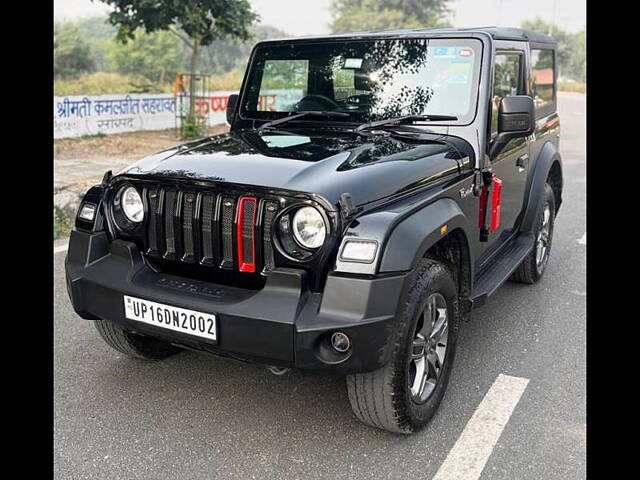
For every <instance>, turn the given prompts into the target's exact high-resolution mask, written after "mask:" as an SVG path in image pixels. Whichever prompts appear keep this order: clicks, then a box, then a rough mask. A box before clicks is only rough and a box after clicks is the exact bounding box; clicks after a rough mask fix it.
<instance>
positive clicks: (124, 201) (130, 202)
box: [119, 187, 144, 223]
mask: <svg viewBox="0 0 640 480" xmlns="http://www.w3.org/2000/svg"><path fill="white" fill-rule="evenodd" d="M119 197H120V205H121V208H122V212H123V213H124V216H125V217H126V218H127V220H129V221H130V222H132V223H140V222H142V220H144V203H143V202H142V197H141V196H140V193H139V192H138V190H136V188H135V187H125V188H123V189H122V191H121V192H120V194H119Z"/></svg>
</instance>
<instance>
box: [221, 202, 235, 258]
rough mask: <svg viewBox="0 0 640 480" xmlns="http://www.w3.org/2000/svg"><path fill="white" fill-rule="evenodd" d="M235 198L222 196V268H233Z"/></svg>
mask: <svg viewBox="0 0 640 480" xmlns="http://www.w3.org/2000/svg"><path fill="white" fill-rule="evenodd" d="M235 203H236V202H235V200H234V199H233V198H231V197H223V198H222V207H221V214H220V216H221V227H220V228H221V231H222V262H221V263H220V266H221V267H222V268H233V217H234V213H235Z"/></svg>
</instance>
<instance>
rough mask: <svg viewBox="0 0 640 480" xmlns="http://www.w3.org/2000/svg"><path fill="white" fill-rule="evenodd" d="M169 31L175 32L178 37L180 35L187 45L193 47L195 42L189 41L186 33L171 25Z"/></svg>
mask: <svg viewBox="0 0 640 480" xmlns="http://www.w3.org/2000/svg"><path fill="white" fill-rule="evenodd" d="M169 31H170V32H171V33H173V34H174V35H175V36H176V37H178V38H179V39H180V40H182V41H183V42H184V43H185V44H186V45H187V47H189V48H191V49H193V43H191V42H190V41H189V39H188V38H187V37H185V36H184V35H182V34H181V33H179V32H178V31H177V30H176V29H174V28H173V27H169Z"/></svg>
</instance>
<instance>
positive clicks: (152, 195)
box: [147, 188, 160, 257]
mask: <svg viewBox="0 0 640 480" xmlns="http://www.w3.org/2000/svg"><path fill="white" fill-rule="evenodd" d="M158 197H159V195H158V190H157V189H155V188H152V189H148V190H147V205H148V209H149V221H148V227H147V245H148V249H147V252H148V253H149V255H151V256H154V257H158V256H159V255H160V250H159V249H158V239H159V232H158V204H159V198H158Z"/></svg>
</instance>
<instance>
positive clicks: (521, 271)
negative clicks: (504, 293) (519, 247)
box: [509, 183, 556, 284]
mask: <svg viewBox="0 0 640 480" xmlns="http://www.w3.org/2000/svg"><path fill="white" fill-rule="evenodd" d="M545 211H547V212H549V213H548V215H549V217H548V222H549V227H548V234H547V238H548V240H547V243H546V249H545V253H544V259H543V261H541V262H539V261H538V243H539V241H540V236H541V234H542V232H543V230H544V229H543V225H544V220H545V218H544V215H545ZM555 214H556V202H555V197H554V195H553V190H552V189H551V186H550V185H549V184H548V183H546V184H545V185H544V194H543V197H542V202H540V204H539V206H538V212H537V214H536V219H535V222H534V225H535V228H534V230H533V235H534V238H535V245H534V247H533V250H532V251H531V252H529V255H527V256H526V257H525V259H524V260H523V261H522V263H521V264H520V266H519V267H518V269H517V270H516V271H515V272H513V274H512V275H511V277H510V278H509V280H511V281H512V282H517V283H527V284H533V283H536V282H537V281H538V280H540V279H541V278H542V275H543V274H544V272H545V270H546V267H547V264H548V263H549V254H550V253H551V243H552V240H553V222H554V220H555Z"/></svg>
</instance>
